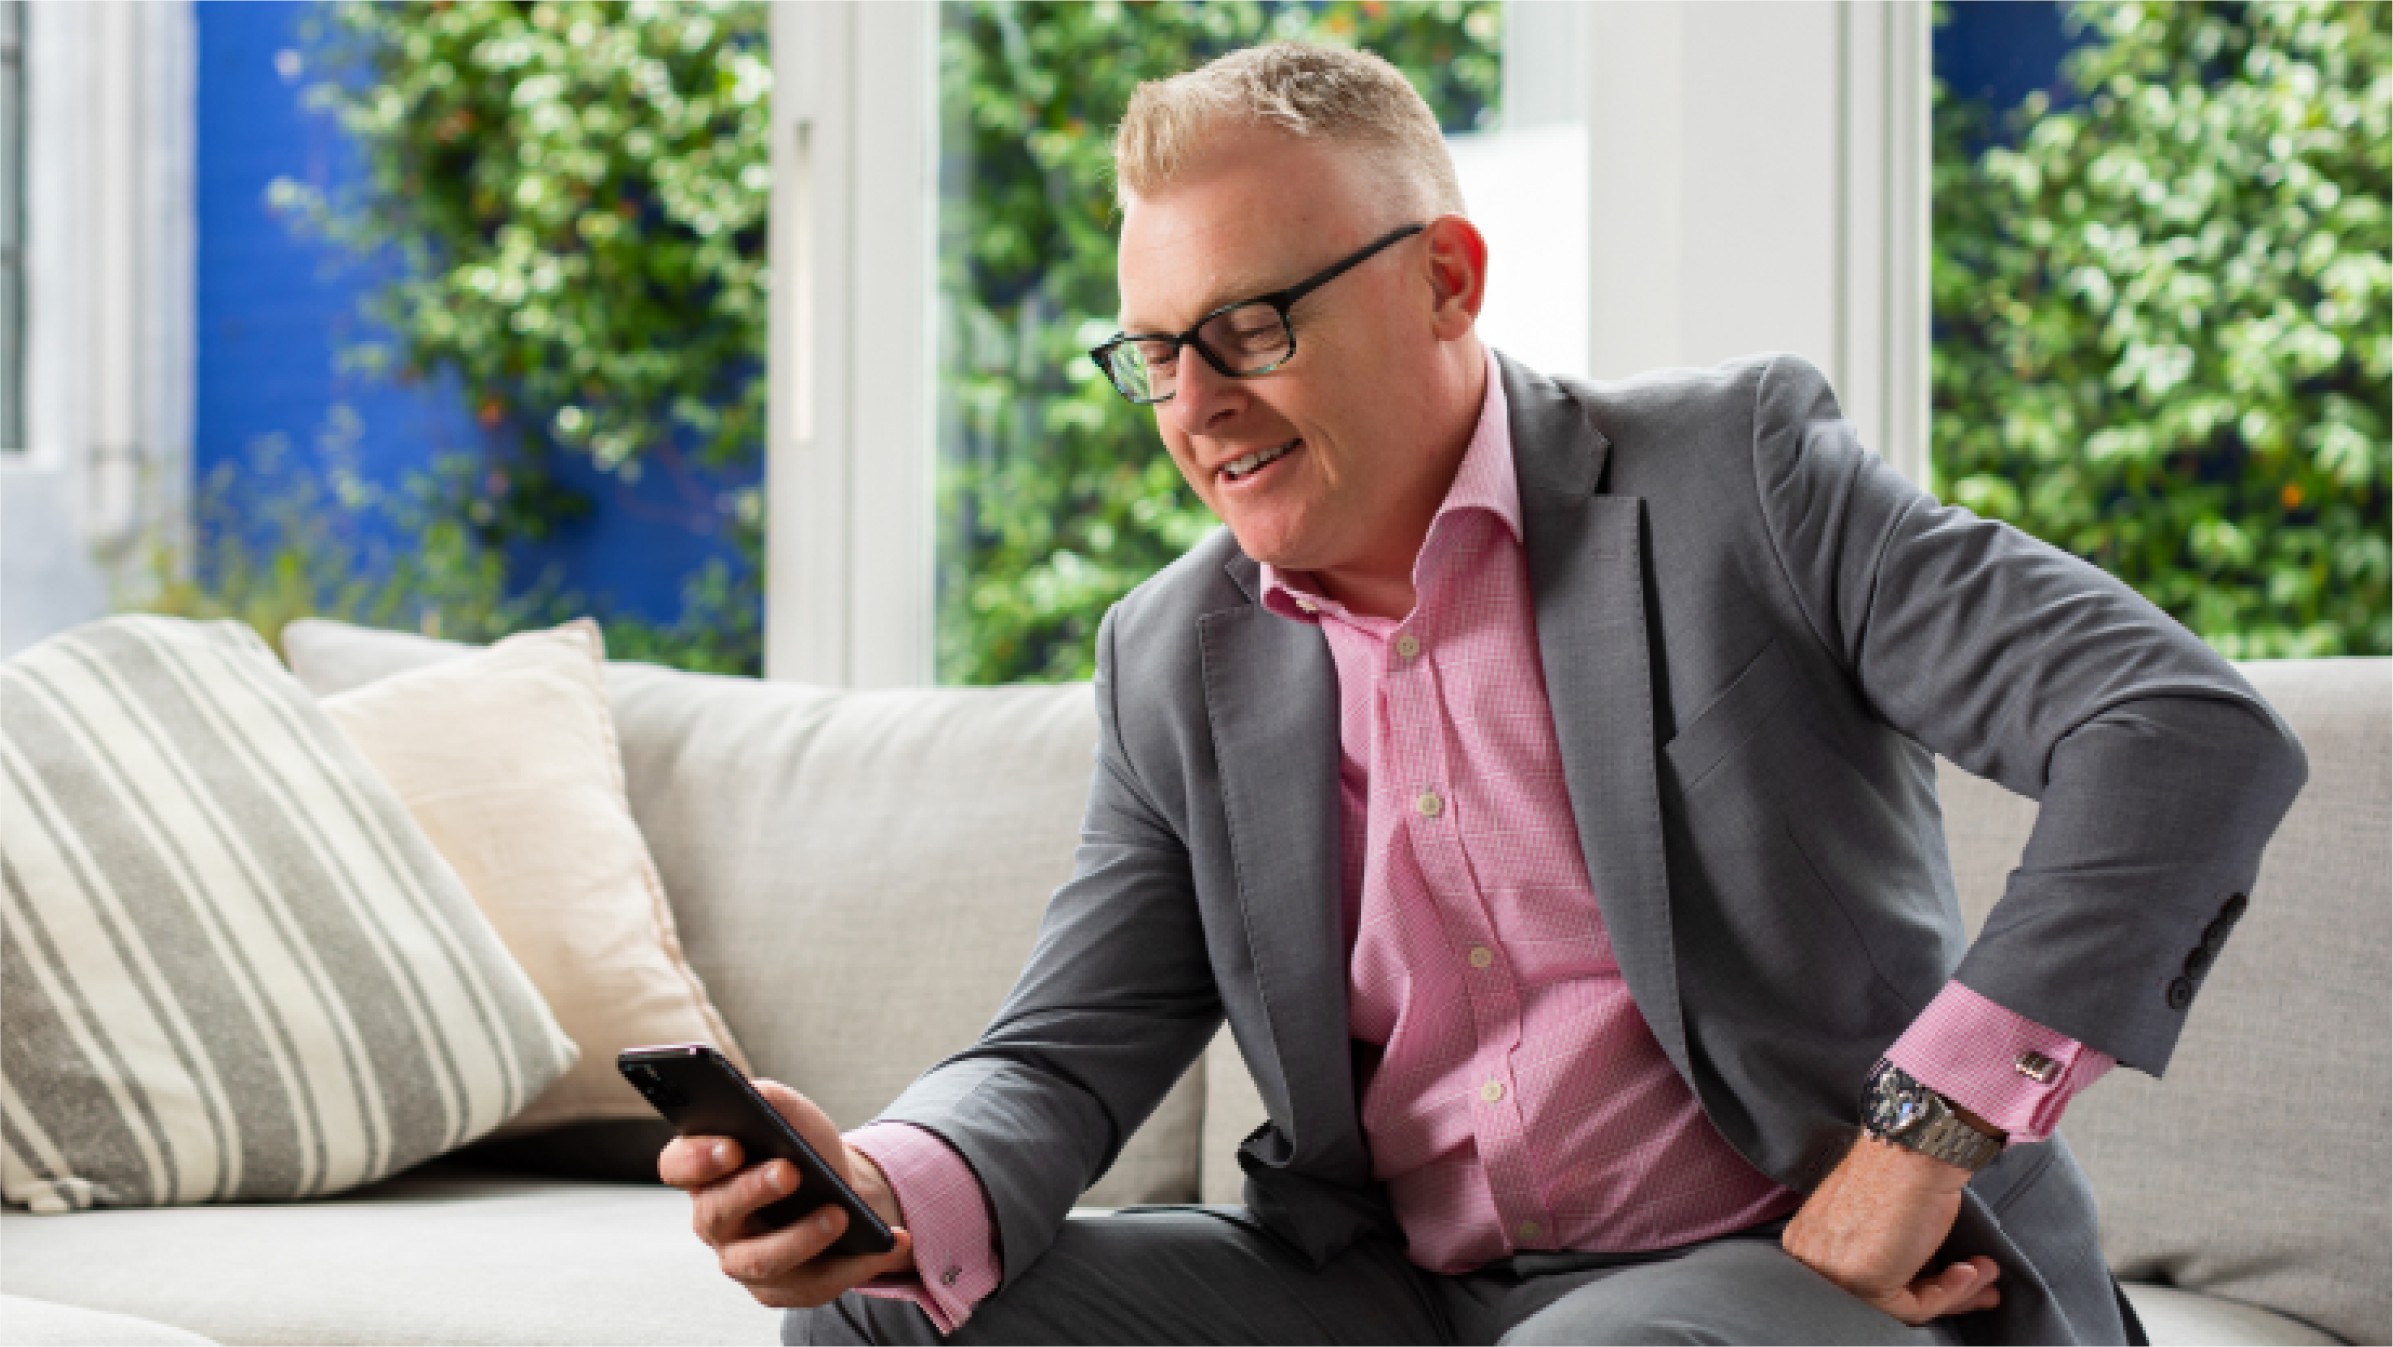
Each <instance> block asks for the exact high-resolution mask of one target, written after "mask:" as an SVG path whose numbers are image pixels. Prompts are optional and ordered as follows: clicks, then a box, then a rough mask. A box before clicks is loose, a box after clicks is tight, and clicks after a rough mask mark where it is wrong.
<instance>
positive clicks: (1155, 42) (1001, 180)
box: [938, 0, 1500, 683]
mask: <svg viewBox="0 0 2393 1347" xmlns="http://www.w3.org/2000/svg"><path fill="white" fill-rule="evenodd" d="M941 14H942V20H941V33H940V95H941V110H942V118H943V120H942V126H941V154H942V159H943V163H942V167H941V177H942V189H943V191H942V197H941V212H942V213H941V216H940V222H939V227H940V247H939V259H940V260H939V268H940V273H939V283H940V299H941V309H940V329H939V353H940V381H939V392H940V403H939V422H940V445H941V450H942V453H941V462H940V474H939V485H938V495H939V551H938V557H939V590H940V593H939V627H938V658H939V673H940V677H941V679H942V681H948V682H968V683H998V682H1009V681H1013V680H1017V679H1024V678H1085V677H1087V676H1088V675H1089V674H1090V673H1091V672H1092V670H1093V667H1094V658H1095V654H1094V650H1093V645H1094V638H1095V636H1096V629H1097V623H1098V621H1099V620H1100V619H1101V618H1102V617H1103V616H1104V614H1105V610H1106V609H1107V608H1108V607H1109V606H1111V605H1112V603H1113V602H1114V601H1115V600H1116V599H1118V598H1120V597H1121V596H1122V595H1123V594H1125V593H1127V592H1128V591H1129V590H1130V589H1131V588H1132V587H1133V586H1135V585H1137V584H1138V583H1139V582H1141V581H1143V580H1145V579H1146V578H1147V577H1148V576H1149V575H1151V574H1153V573H1154V572H1155V571H1156V570H1157V569H1158V568H1160V567H1161V566H1162V565H1164V564H1165V563H1166V562H1168V561H1170V560H1171V559H1172V558H1174V557H1176V556H1178V555H1179V554H1180V553H1181V552H1183V551H1185V550H1187V548H1188V547H1189V545H1190V544H1192V543H1194V542H1195V541H1196V540H1197V539H1198V538H1200V537H1202V536H1204V535H1205V534H1206V533H1207V532H1209V531H1210V530H1211V529H1212V528H1213V527H1214V526H1215V521H1214V519H1213V516H1212V515H1211V514H1210V513H1208V512H1207V511H1206V510H1205V508H1204V507H1203V506H1202V505H1201V504H1199V503H1198V502H1197V500H1196V498H1195V496H1194V495H1193V493H1191V492H1190V491H1189V490H1188V489H1187V487H1186V485H1185V484H1184V483H1183V482H1182V481H1181V480H1180V476H1179V473H1178V471H1177V470H1176V469H1175V468H1174V467H1173V466H1172V464H1171V460H1170V459H1169V458H1168V457H1167V456H1166V455H1165V454H1164V453H1163V452H1162V448H1161V445H1160V443H1159V442H1158V440H1157V438H1156V434H1155V428H1154V424H1153V420H1152V414H1151V413H1149V412H1146V411H1142V410H1140V409H1138V408H1134V407H1131V406H1130V405H1128V404H1127V403H1125V402H1123V401H1122V400H1121V399H1120V398H1119V397H1117V396H1116V395H1115V394H1114V392H1113V390H1112V389H1111V387H1110V386H1108V385H1107V384H1106V382H1105V380H1104V378H1103V376H1101V375H1099V374H1098V373H1097V370H1096V368H1095V367H1094V366H1093V365H1091V364H1090V363H1089V362H1088V360H1087V358H1086V357H1085V356H1084V355H1083V354H1082V352H1084V351H1085V350H1086V349H1087V348H1088V347H1090V346H1093V345H1095V344H1096V343H1097V342H1099V341H1101V340H1103V339H1104V338H1105V337H1107V336H1110V335H1111V334H1112V332H1113V330H1114V321H1113V315H1114V312H1115V309H1116V304H1117V299H1116V293H1115V289H1114V246H1115V226H1116V221H1115V218H1114V209H1113V200H1112V195H1111V190H1110V189H1111V185H1112V181H1113V175H1112V155H1111V142H1112V135H1113V129H1114V126H1115V125H1116V123H1117V122H1118V121H1119V120H1120V118H1121V114H1122V109H1123V108H1124V107H1125V106H1126V105H1127V104H1128V102H1129V99H1130V93H1131V90H1132V89H1133V88H1135V87H1136V85H1137V83H1138V82H1139V81H1140V80H1143V79H1156V78H1161V77H1163V76H1166V75H1170V74H1175V73H1178V72H1179V71H1182V70H1186V69H1189V68H1191V67H1194V66H1196V65H1199V64H1202V63H1203V62H1204V61H1206V60H1208V59H1210V58H1212V57H1213V56H1216V55H1219V54H1221V53H1223V52H1227V51H1230V50H1233V49H1235V48H1238V47H1242V46H1247V45H1250V44H1252V43H1255V42H1259V41H1265V40H1269V39H1271V38H1275V37H1296V38H1306V39H1310V40H1314V41H1329V42H1339V43H1346V44H1351V45H1356V46H1361V47H1365V48H1368V49H1370V50H1372V51H1376V52H1378V53H1379V54H1380V55H1382V56H1384V57H1386V58H1387V59H1388V60H1389V61H1390V62H1392V63H1394V64H1395V65H1396V66H1397V68H1399V69H1401V70H1403V71H1404V72H1405V74H1406V75H1407V76H1408V77H1410V78H1411V79H1412V81H1413V84H1414V86H1415V87H1416V88H1418V89H1420V90H1421V91H1422V93H1423V95H1424V96H1425V97H1426V98H1427V99H1428V100H1429V103H1430V106H1431V107H1432V108H1434V109H1436V110H1437V112H1438V115H1439V116H1440V118H1441V119H1442V120H1444V121H1445V122H1446V124H1447V125H1448V126H1449V127H1450V128H1452V129H1466V128H1468V127H1470V126H1472V125H1475V124H1476V122H1477V120H1478V119H1479V118H1480V117H1481V115H1482V114H1483V111H1484V110H1487V109H1492V108H1493V106H1494V105H1495V102H1496V97H1497V92H1498V89H1499V80H1500V65H1499V57H1498V52H1499V47H1500V42H1499V39H1500V30H1499V28H1498V17H1499V14H1500V7H1499V6H1498V5H1497V4H1495V3H1492V0H1473V3H1467V4H1465V3H1457V2H1455V0H1447V2H1446V3H1437V4H1379V3H1346V2H1344V0H1334V2H1333V3H1327V4H1315V5H1269V4H1256V3H1204V4H1198V3H1177V2H1174V0H1164V2H1162V3H1154V4H1135V5H1125V4H1117V3H1109V2H1107V0H1100V3H1096V4H1077V3H1008V2H1007V0H973V2H972V3H958V4H949V5H946V6H943V7H942V10H941Z"/></svg>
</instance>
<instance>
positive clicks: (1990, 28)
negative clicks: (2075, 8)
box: [1932, 0, 2078, 114]
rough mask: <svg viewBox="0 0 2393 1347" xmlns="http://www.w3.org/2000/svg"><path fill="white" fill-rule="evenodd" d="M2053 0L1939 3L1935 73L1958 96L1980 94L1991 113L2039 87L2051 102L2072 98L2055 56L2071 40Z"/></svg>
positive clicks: (2014, 103)
mask: <svg viewBox="0 0 2393 1347" xmlns="http://www.w3.org/2000/svg"><path fill="white" fill-rule="evenodd" d="M2065 9H2066V6H2064V5H2061V4H2058V3H2054V2H2053V0H1961V2H1960V3H1957V4H1947V5H1945V6H1943V10H1944V16H1945V20H1944V22H1943V23H1941V24H1938V25H1937V27H1936V34H1935V37H1934V38H1933V40H1932V41H1933V47H1934V52H1933V60H1934V62H1935V67H1936V77H1937V78H1938V79H1941V80H1943V81H1944V83H1945V86H1946V87H1947V88H1949V89H1950V90H1952V92H1953V93H1954V94H1956V95H1958V96H1960V97H1962V98H1975V99H1981V100H1983V101H1984V102H1985V103H1987V105H1988V106H1990V107H1992V108H1993V109H1994V111H1995V112H1996V113H1997V114H2001V113H2006V112H2009V111H2010V110H2011V109H2013V108H2015V107H2018V106H2019V102H2020V100H2021V99H2024V98H2026V97H2027V96H2028V95H2029V94H2031V93H2034V92H2036V91H2037V90H2042V91H2044V93H2045V94H2046V95H2048V96H2049V97H2050V98H2051V100H2052V106H2054V107H2056V108H2059V107H2070V106H2073V105H2074V104H2075V103H2076V102H2077V101H2078V100H2077V97H2076V95H2075V94H2074V93H2073V92H2072V91H2071V89H2070V87H2069V84H2068V82H2067V81H2065V80H2063V79H2062V78H2061V58H2062V57H2063V56H2066V55H2067V54H2068V53H2069V50H2070V49H2071V48H2072V47H2074V46H2076V45H2077V40H2076V37H2075V36H2073V35H2072V34H2071V33H2070V32H2069V31H2068V26H2067V24H2066V23H2065V22H2064V11H2065Z"/></svg>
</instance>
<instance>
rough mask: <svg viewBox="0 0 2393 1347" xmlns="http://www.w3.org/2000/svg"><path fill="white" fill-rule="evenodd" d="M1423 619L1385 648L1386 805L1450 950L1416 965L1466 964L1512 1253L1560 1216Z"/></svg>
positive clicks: (1498, 1199) (1490, 1153)
mask: <svg viewBox="0 0 2393 1347" xmlns="http://www.w3.org/2000/svg"><path fill="white" fill-rule="evenodd" d="M1427 610H1428V605H1426V604H1424V605H1423V607H1422V608H1421V609H1418V610H1416V611H1415V613H1414V616H1413V617H1412V618H1411V619H1409V620H1408V621H1406V622H1405V623H1404V624H1403V625H1402V626H1400V627H1398V628H1397V629H1396V630H1395V631H1394V632H1393V633H1392V634H1391V635H1390V637H1389V638H1388V639H1387V640H1386V641H1385V642H1384V644H1383V647H1382V648H1383V652H1384V653H1383V659H1384V660H1385V663H1384V664H1383V666H1382V676H1381V683H1380V686H1381V688H1382V695H1383V696H1384V697H1385V698H1386V699H1387V708H1388V716H1389V725H1390V727H1391V728H1392V730H1393V731H1394V733H1393V734H1392V735H1391V741H1392V746H1393V747H1394V748H1395V749H1396V754H1395V757H1396V761H1395V763H1393V764H1391V765H1392V766H1394V767H1395V768H1396V771H1395V773H1394V774H1393V778H1394V779H1392V780H1391V781H1389V783H1388V785H1389V786H1390V787H1391V790H1390V792H1389V794H1390V795H1391V796H1393V797H1394V798H1390V799H1388V800H1387V807H1390V808H1394V809H1399V810H1402V811H1403V813H1404V817H1405V834H1406V837H1407V840H1408V841H1409V842H1410V843H1411V845H1412V850H1413V855H1414V858H1415V861H1416V864H1417V865H1418V866H1419V868H1420V873H1421V876H1422V878H1423V879H1424V880H1425V881H1426V882H1427V883H1428V886H1429V893H1428V895H1427V898H1428V901H1429V902H1430V904H1431V905H1432V906H1433V907H1434V908H1435V910H1436V912H1437V915H1438V925H1439V928H1440V930H1442V932H1443V933H1444V937H1445V940H1446V948H1445V949H1442V950H1434V951H1418V952H1417V953H1416V957H1422V958H1445V959H1454V960H1457V961H1459V962H1460V963H1461V965H1462V967H1461V970H1460V974H1461V983H1462V986H1463V988H1464V990H1465V994H1466V999H1467V1001H1468V1003H1469V1006H1470V1011H1471V1025H1472V1030H1473V1052H1472V1056H1471V1068H1472V1079H1473V1082H1474V1083H1473V1084H1472V1086H1471V1092H1470V1109H1471V1124H1472V1133H1473V1135H1474V1137H1475V1138H1476V1140H1477V1144H1478V1151H1479V1162H1480V1165H1481V1167H1482V1169H1483V1170H1484V1171H1485V1173H1486V1176H1487V1184H1488V1193H1489V1196H1490V1198H1491V1199H1492V1200H1493V1201H1494V1203H1495V1208H1496V1218H1497V1220H1498V1222H1499V1223H1500V1224H1501V1226H1502V1231H1503V1237H1504V1239H1505V1241H1506V1243H1507V1245H1508V1246H1510V1247H1513V1248H1522V1247H1529V1248H1538V1247H1549V1246H1550V1238H1551V1232H1552V1230H1553V1228H1554V1227H1553V1219H1552V1216H1551V1214H1550V1213H1548V1212H1547V1211H1546V1210H1545V1206H1544V1203H1543V1202H1542V1201H1541V1200H1540V1198H1539V1191H1540V1189H1539V1185H1538V1183H1537V1179H1536V1173H1535V1170H1534V1167H1533V1164H1532V1161H1531V1159H1530V1156H1529V1146H1528V1128H1527V1125H1526V1122H1525V1120H1524V1118H1523V1115H1522V1111H1521V1106H1520V1100H1519V1097H1518V1093H1517V1082H1516V1080H1515V1077H1514V1073H1513V1069H1512V1054H1513V1050H1514V1049H1515V1048H1516V1047H1518V1046H1519V1043H1520V1034H1521V996H1520V989H1519V986H1518V985H1517V983H1516V982H1515V981H1514V977H1513V971H1512V966H1511V961H1510V960H1508V959H1506V958H1505V957H1504V948H1503V945H1502V944H1501V943H1500V942H1499V941H1498V939H1497V936H1496V930H1495V923H1494V920H1493V918H1492V916H1491V914H1490V913H1489V911H1488V906H1487V902H1486V898H1485V895H1484V894H1482V893H1481V892H1480V888H1479V882H1478V878H1477V875H1476V873H1475V872H1474V871H1473V870H1472V868H1471V865H1470V862H1469V860H1468V858H1467V857H1466V856H1465V855H1464V851H1463V845H1462V834H1461V828H1462V825H1463V823H1464V822H1465V821H1467V820H1468V819H1469V818H1470V817H1471V813H1470V811H1471V809H1472V808H1473V806H1474V803H1475V802H1474V801H1471V800H1467V799H1460V800H1458V799H1456V798H1455V796H1454V787H1453V783H1454V780H1455V773H1454V770H1453V767H1454V764H1453V761H1452V758H1451V756H1450V754H1449V748H1450V745H1451V743H1452V736H1451V735H1450V734H1449V733H1448V720H1449V715H1448V712H1447V701H1446V697H1445V669H1444V667H1443V666H1442V665H1441V664H1440V662H1439V659H1438V656H1437V653H1436V652H1435V651H1433V650H1432V649H1431V634H1432V629H1433V624H1432V623H1430V622H1429V621H1427V620H1425V619H1424V616H1423V614H1424V613H1425V612H1426V611H1427Z"/></svg>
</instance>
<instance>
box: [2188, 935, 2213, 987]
mask: <svg viewBox="0 0 2393 1347" xmlns="http://www.w3.org/2000/svg"><path fill="white" fill-rule="evenodd" d="M2216 958H2218V951H2217V950H2215V949H2213V948H2212V947H2210V946H2209V945H2207V944H2203V945H2197V946H2195V947H2194V949H2193V950H2192V952H2191V953H2188V954H2187V955H2186V956H2185V975H2186V976H2187V977H2189V978H2193V979H2195V980H2196V981H2199V980H2200V979H2201V977H2202V975H2203V974H2204V973H2207V972H2209V971H2210V964H2211V961H2212V960H2214V959H2216Z"/></svg>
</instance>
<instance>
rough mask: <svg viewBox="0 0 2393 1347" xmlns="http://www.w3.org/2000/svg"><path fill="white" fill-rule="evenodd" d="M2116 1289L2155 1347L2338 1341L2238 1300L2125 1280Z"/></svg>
mask: <svg viewBox="0 0 2393 1347" xmlns="http://www.w3.org/2000/svg"><path fill="white" fill-rule="evenodd" d="M2122 1289H2124V1290H2125V1291H2126V1292H2127V1299H2128V1300H2129V1301H2130V1302H2131V1303H2133V1304H2134V1306H2135V1317H2136V1318H2138V1319H2141V1320H2143V1322H2144V1332H2145V1334H2146V1335H2147V1336H2149V1337H2150V1338H2151V1339H2152V1341H2153V1342H2154V1343H2156V1344H2158V1347H2331V1344H2334V1343H2338V1342H2341V1341H2342V1339H2341V1338H2336V1337H2330V1336H2329V1335H2327V1334H2325V1333H2321V1332H2319V1331H2318V1330H2317V1329H2315V1328H2312V1327H2310V1326H2309V1325H2308V1324H2305V1323H2303V1322H2301V1321H2300V1320H2298V1319H2288V1318H2286V1317H2285V1316H2284V1315H2282V1314H2273V1313H2271V1312H2269V1311H2267V1310H2264V1309H2261V1308H2260V1307H2259V1306H2257V1305H2246V1304H2244V1303H2242V1302H2241V1301H2236V1300H2221V1299H2220V1298H2218V1297H2217V1296H2205V1295H2196V1294H2195V1293H2193V1292H2191V1291H2180V1290H2177V1289H2175V1288H2174V1287H2168V1286H2153V1285H2151V1284H2150V1283H2147V1282H2125V1283H2122Z"/></svg>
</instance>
